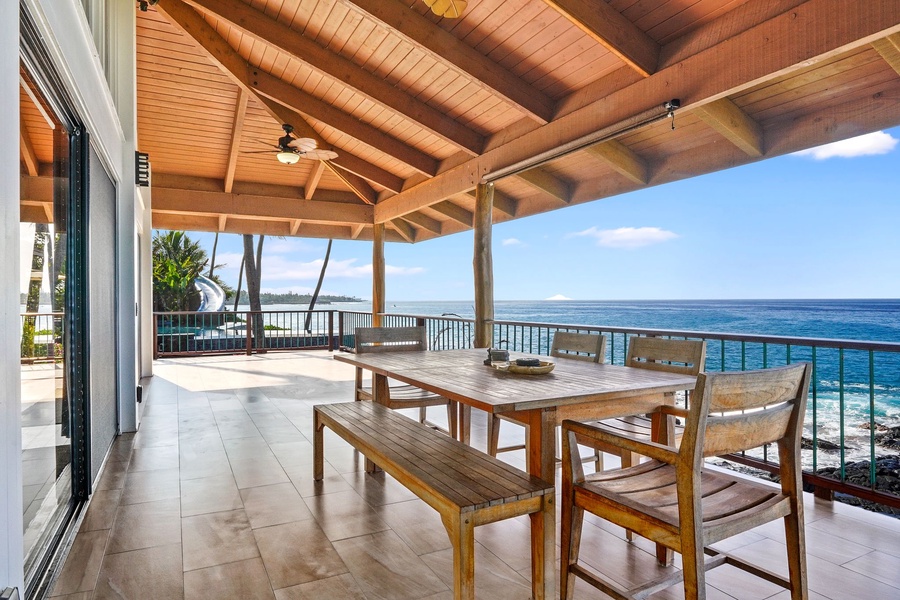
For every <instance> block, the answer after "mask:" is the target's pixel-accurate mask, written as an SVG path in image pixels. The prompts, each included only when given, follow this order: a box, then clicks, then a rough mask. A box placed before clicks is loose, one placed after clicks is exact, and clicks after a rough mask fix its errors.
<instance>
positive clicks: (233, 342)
mask: <svg viewBox="0 0 900 600" xmlns="http://www.w3.org/2000/svg"><path fill="white" fill-rule="evenodd" d="M334 316H335V311H332V310H316V311H288V310H271V311H239V312H169V313H154V321H155V324H156V326H155V328H154V345H153V347H154V358H160V357H166V356H188V355H196V354H234V353H235V352H245V353H246V354H248V355H249V354H252V353H253V352H266V351H269V350H304V349H328V350H333V349H335V348H336V347H337V346H338V345H339V344H338V340H337V339H336V338H335V337H334V335H333V331H334Z"/></svg>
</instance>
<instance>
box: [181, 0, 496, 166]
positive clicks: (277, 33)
mask: <svg viewBox="0 0 900 600" xmlns="http://www.w3.org/2000/svg"><path fill="white" fill-rule="evenodd" d="M184 1H185V2H186V3H187V4H190V5H191V6H194V7H196V8H198V9H200V10H202V11H203V12H205V13H208V14H211V15H213V16H215V17H216V18H218V19H221V20H223V21H225V22H227V23H229V24H230V25H232V26H234V27H236V28H238V29H240V30H241V31H243V32H245V33H247V34H249V35H250V36H252V37H254V38H256V39H259V40H262V41H263V42H264V43H266V44H267V45H269V46H272V47H273V48H277V49H278V50H280V51H282V52H284V53H285V54H289V55H290V56H292V57H293V58H295V59H296V60H299V61H301V62H303V63H304V64H306V65H309V66H310V67H312V68H313V69H315V70H317V71H320V72H322V73H325V74H326V75H328V76H329V77H332V78H333V79H334V80H335V81H338V82H340V84H341V85H344V86H347V87H349V88H351V89H353V90H355V91H356V92H358V93H359V94H362V95H363V96H365V97H366V98H367V99H368V100H371V101H372V102H374V103H376V104H379V105H382V106H385V107H387V108H390V109H391V110H392V111H394V112H396V113H397V114H399V115H401V116H403V117H405V118H406V119H409V120H410V121H412V122H414V123H417V124H418V125H419V126H420V127H423V128H425V129H427V130H428V131H430V132H431V133H432V134H433V135H436V136H438V137H439V138H441V139H443V140H444V141H446V142H449V143H451V144H453V145H454V146H456V147H457V148H459V149H460V150H463V151H465V152H466V153H468V154H469V155H470V156H474V155H477V154H480V153H481V151H482V149H483V148H484V138H483V137H482V136H481V135H479V134H478V133H476V132H475V131H472V130H471V129H469V128H467V127H466V126H464V125H463V124H462V123H459V122H458V121H456V120H454V119H452V118H451V117H450V116H449V115H447V114H446V113H444V112H442V111H439V110H437V109H434V108H432V107H431V106H429V105H427V104H425V103H423V102H422V101H420V100H418V99H416V98H415V97H413V96H412V95H410V94H408V93H407V92H404V91H403V90H401V89H399V88H397V87H396V86H393V85H391V84H390V83H388V82H387V81H386V80H384V79H383V78H381V77H378V76H376V75H373V74H371V73H369V72H368V71H366V70H364V69H361V68H360V67H359V65H357V64H356V63H354V62H353V61H351V60H348V59H346V58H344V57H343V56H341V55H340V54H338V53H336V52H333V51H331V50H328V49H327V48H323V47H322V46H320V45H319V44H317V43H316V42H314V41H313V40H310V39H308V38H306V37H304V35H303V32H301V31H297V30H295V29H292V28H291V27H289V26H287V25H284V24H282V23H280V22H278V21H276V20H275V19H272V18H271V17H269V16H267V15H266V14H264V13H262V12H260V11H258V10H256V9H254V8H252V7H251V6H250V5H248V4H246V3H244V2H241V1H240V0H184ZM382 1H383V0H382ZM357 139H360V140H361V141H365V138H357ZM430 174H431V175H433V174H434V173H430Z"/></svg>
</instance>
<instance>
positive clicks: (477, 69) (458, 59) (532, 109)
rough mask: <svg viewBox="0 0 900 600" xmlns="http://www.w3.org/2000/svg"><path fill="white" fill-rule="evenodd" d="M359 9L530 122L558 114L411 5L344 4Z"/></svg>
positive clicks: (355, 0)
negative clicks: (486, 91)
mask: <svg viewBox="0 0 900 600" xmlns="http://www.w3.org/2000/svg"><path fill="white" fill-rule="evenodd" d="M344 2H345V3H347V4H353V5H356V6H357V7H358V8H359V9H361V10H363V11H365V12H366V13H368V14H369V15H371V16H372V17H374V18H375V19H377V20H379V21H381V22H382V23H384V24H385V25H387V26H388V27H390V28H393V29H394V30H395V32H396V33H397V34H398V35H401V36H404V37H405V38H406V39H407V40H409V41H410V42H412V43H413V44H415V45H417V46H421V47H423V48H425V49H427V50H429V51H430V52H433V53H434V54H435V55H437V56H438V57H440V59H441V60H442V61H448V62H450V63H452V64H453V66H454V67H456V68H457V69H459V70H460V71H462V72H463V73H467V74H468V75H470V76H471V77H473V78H474V79H475V80H476V82H477V83H478V85H480V86H482V87H483V88H484V89H487V90H489V91H490V92H491V94H493V95H496V96H499V97H501V98H503V99H504V100H506V102H509V103H510V104H511V105H513V106H515V107H516V108H518V109H519V110H521V111H522V112H523V113H525V114H526V115H528V116H529V117H530V118H532V119H534V120H536V121H538V122H540V123H547V122H549V121H550V120H551V119H552V118H553V115H554V113H555V111H556V109H555V105H554V102H553V100H552V99H551V98H549V97H548V96H547V95H545V94H543V93H542V92H540V91H539V90H536V89H534V88H533V87H532V86H530V85H528V84H527V83H526V82H524V81H522V80H521V79H520V78H518V77H516V76H515V75H514V74H512V73H510V72H509V71H507V70H506V69H504V68H503V67H501V66H500V65H498V64H497V63H495V62H494V61H492V60H491V59H489V58H488V57H486V56H485V55H483V54H481V53H480V52H478V51H477V50H475V49H474V48H472V47H471V46H468V45H467V44H466V43H464V42H463V41H461V40H459V39H458V38H457V37H455V36H454V35H453V34H451V33H448V32H447V31H444V30H443V29H441V28H440V27H437V26H436V25H435V24H434V23H432V22H431V21H429V20H428V19H426V18H425V17H423V16H421V15H419V14H418V13H416V12H414V11H411V10H409V5H408V4H407V3H404V2H398V1H396V0H344Z"/></svg>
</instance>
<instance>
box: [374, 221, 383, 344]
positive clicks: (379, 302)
mask: <svg viewBox="0 0 900 600" xmlns="http://www.w3.org/2000/svg"><path fill="white" fill-rule="evenodd" d="M383 312H384V223H375V225H373V226H372V327H381V313H383Z"/></svg>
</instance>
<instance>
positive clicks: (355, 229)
mask: <svg viewBox="0 0 900 600" xmlns="http://www.w3.org/2000/svg"><path fill="white" fill-rule="evenodd" d="M365 228H366V226H365V225H351V226H350V239H351V240H355V239H359V234H361V233H362V232H363V229H365Z"/></svg>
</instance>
